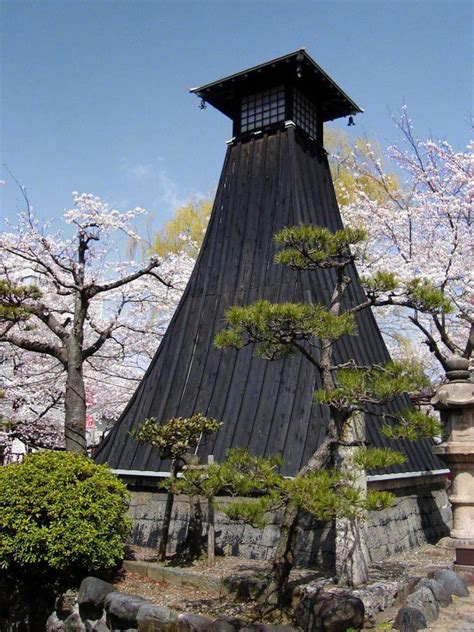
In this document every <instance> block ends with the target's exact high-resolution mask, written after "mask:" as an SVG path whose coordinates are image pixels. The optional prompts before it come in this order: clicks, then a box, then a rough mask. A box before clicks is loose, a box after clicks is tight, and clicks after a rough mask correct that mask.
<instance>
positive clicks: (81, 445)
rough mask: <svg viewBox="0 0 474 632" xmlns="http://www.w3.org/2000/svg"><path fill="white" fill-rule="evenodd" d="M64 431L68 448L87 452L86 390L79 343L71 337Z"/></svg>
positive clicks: (82, 452)
mask: <svg viewBox="0 0 474 632" xmlns="http://www.w3.org/2000/svg"><path fill="white" fill-rule="evenodd" d="M64 408H65V418H64V432H65V439H66V450H68V451H69V452H78V453H79V454H87V448H86V392H85V386H84V376H83V374H82V355H81V350H80V347H79V345H77V344H76V341H75V340H73V339H71V340H70V341H69V342H68V344H67V378H66V393H65V402H64Z"/></svg>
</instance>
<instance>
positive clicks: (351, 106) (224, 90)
mask: <svg viewBox="0 0 474 632" xmlns="http://www.w3.org/2000/svg"><path fill="white" fill-rule="evenodd" d="M281 84H285V85H294V86H296V87H298V88H299V89H301V90H302V91H303V92H304V93H305V94H306V96H307V97H308V98H309V99H310V100H312V101H313V102H314V103H315V104H316V105H317V106H318V110H319V113H320V116H321V119H322V120H323V121H332V120H333V119H337V118H340V117H343V116H349V115H351V114H357V113H359V112H363V110H362V109H361V108H360V107H359V106H358V105H357V104H356V103H355V102H354V101H353V100H352V99H351V98H350V97H349V96H348V95H347V94H346V93H345V92H344V91H343V90H342V89H341V88H340V87H339V86H338V85H337V83H336V82H335V81H334V80H333V79H331V77H330V76H329V75H328V74H326V73H325V72H324V70H323V69H322V68H321V67H320V66H318V64H317V63H316V62H315V61H314V59H312V57H310V55H308V53H307V52H306V50H305V49H304V48H300V49H299V50H297V51H295V52H293V53H290V54H288V55H284V56H283V57H277V58H276V59H271V60H270V61H267V62H264V63H263V64H259V65H258V66H254V67H252V68H247V69H246V70H242V71H241V72H237V73H235V74H234V75H230V76H229V77H224V78H223V79H218V80H217V81H213V82H212V83H207V84H205V85H203V86H199V87H198V88H192V89H191V90H190V92H192V93H193V94H197V96H198V97H200V98H201V99H203V100H204V101H206V102H207V103H210V104H211V105H213V106H214V107H215V108H217V109H218V110H220V111H221V112H222V113H223V114H225V115H226V116H228V117H230V118H231V119H234V118H235V117H236V116H238V113H239V107H240V98H241V97H242V96H245V95H247V94H252V93H255V92H259V91H261V90H265V89H267V88H270V87H272V86H276V85H281Z"/></svg>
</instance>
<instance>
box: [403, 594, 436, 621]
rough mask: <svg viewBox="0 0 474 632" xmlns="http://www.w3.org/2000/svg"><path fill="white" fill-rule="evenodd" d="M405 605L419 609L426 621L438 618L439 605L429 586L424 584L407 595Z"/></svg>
mask: <svg viewBox="0 0 474 632" xmlns="http://www.w3.org/2000/svg"><path fill="white" fill-rule="evenodd" d="M406 605H407V606H409V607H410V608H417V609H418V610H420V611H421V612H422V613H423V614H424V616H425V619H426V620H427V621H428V623H430V622H431V621H435V620H436V619H437V618H438V615H439V605H438V602H437V601H436V599H435V596H434V595H433V593H432V592H431V590H430V589H429V588H426V587H424V586H422V587H421V588H418V590H416V591H415V592H414V593H412V594H411V595H409V596H408V598H407V600H406Z"/></svg>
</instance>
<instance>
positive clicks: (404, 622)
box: [393, 606, 428, 632]
mask: <svg viewBox="0 0 474 632" xmlns="http://www.w3.org/2000/svg"><path fill="white" fill-rule="evenodd" d="M393 627H394V628H395V630H400V632H417V630H424V629H425V628H427V627H428V624H427V623H426V619H425V615H424V614H423V613H422V612H421V611H420V610H418V608H412V607H410V606H403V608H400V610H399V611H398V613H397V616H396V617H395V621H394V622H393Z"/></svg>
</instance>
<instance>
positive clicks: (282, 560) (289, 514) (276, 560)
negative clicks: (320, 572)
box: [263, 503, 300, 606]
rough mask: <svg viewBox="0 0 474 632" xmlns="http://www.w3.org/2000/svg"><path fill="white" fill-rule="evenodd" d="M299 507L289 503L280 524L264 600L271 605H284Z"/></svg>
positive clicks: (292, 560)
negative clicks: (278, 537)
mask: <svg viewBox="0 0 474 632" xmlns="http://www.w3.org/2000/svg"><path fill="white" fill-rule="evenodd" d="M299 515H300V511H299V509H298V508H297V507H296V506H295V505H292V504H291V503H288V504H287V505H286V507H285V513H284V516H283V521H282V524H281V526H280V539H279V540H278V545H277V548H276V551H275V555H274V557H273V562H272V570H271V574H270V581H269V583H268V585H267V587H266V589H265V593H264V597H263V598H264V601H265V603H267V604H269V605H275V606H283V605H284V601H285V592H286V587H287V585H288V578H289V576H290V571H291V569H292V568H293V564H294V561H295V558H294V552H293V549H294V545H295V543H296V533H297V530H298V518H299Z"/></svg>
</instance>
